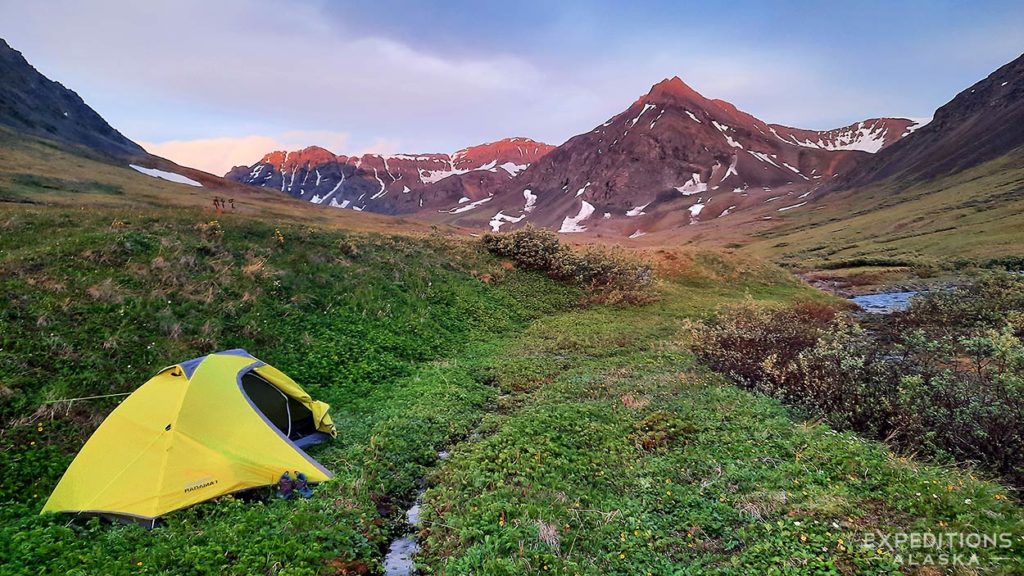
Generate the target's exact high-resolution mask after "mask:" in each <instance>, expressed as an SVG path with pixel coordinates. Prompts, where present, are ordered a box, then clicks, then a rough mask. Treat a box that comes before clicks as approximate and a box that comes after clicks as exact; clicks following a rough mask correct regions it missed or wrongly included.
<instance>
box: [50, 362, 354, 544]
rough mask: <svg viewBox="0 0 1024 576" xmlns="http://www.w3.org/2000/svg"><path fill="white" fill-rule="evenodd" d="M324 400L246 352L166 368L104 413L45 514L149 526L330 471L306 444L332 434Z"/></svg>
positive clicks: (319, 477)
mask: <svg viewBox="0 0 1024 576" xmlns="http://www.w3.org/2000/svg"><path fill="white" fill-rule="evenodd" d="M329 408H330V407H329V406H328V405H327V404H324V403H323V402H318V401H316V400H313V399H312V398H310V396H309V394H307V393H306V392H305V391H304V390H303V389H302V388H301V387H300V386H299V385H298V384H296V383H295V382H294V381H293V380H292V379H291V378H289V377H288V376H286V375H285V374H284V373H283V372H281V371H279V370H277V369H276V368H274V367H273V366H270V365H268V364H264V363H263V362H261V361H259V360H257V359H256V358H254V357H253V356H251V355H250V354H249V353H248V352H246V351H245V350H227V351H224V352H218V353H216V354H210V355H209V356H202V357H200V358H195V359H193V360H188V361H185V362H182V363H180V364H175V365H174V366H168V367H167V368H164V369H163V370H161V371H160V372H159V373H157V375H156V376H154V377H153V378H151V379H150V380H149V381H148V382H146V383H145V384H143V385H142V386H141V387H139V388H138V389H137V390H136V391H135V392H133V393H132V394H131V395H130V396H128V398H126V399H125V400H124V401H123V402H122V403H121V404H120V405H119V406H118V407H117V408H116V409H114V411H113V412H111V413H110V415H109V416H107V418H106V420H104V421H103V423H102V424H101V425H100V427H99V428H98V429H97V430H96V432H95V433H94V434H93V435H92V437H91V438H89V441H88V442H86V443H85V446H83V447H82V450H81V451H80V452H79V453H78V455H77V456H76V457H75V459H74V461H73V462H72V463H71V466H70V467H68V469H67V471H66V472H65V473H64V476H63V477H62V478H61V480H60V483H58V484H57V488H56V489H54V491H53V494H51V495H50V498H49V500H47V502H46V505H45V506H43V510H42V511H43V513H46V512H74V513H85V514H99V515H105V516H115V517H126V518H130V519H135V520H137V521H139V522H140V523H143V524H146V525H149V526H153V525H155V523H156V519H157V518H158V517H160V516H162V515H164V514H167V513H168V512H172V511H174V510H179V509H181V508H186V507H188V506H191V505H193V504H197V503H199V502H203V501H205V500H209V499H211V498H215V497H217V496H221V495H224V494H230V493H232V492H237V491H240V490H245V489H248V488H256V487H260V486H268V485H273V484H275V483H276V482H277V480H278V478H280V476H281V474H282V473H284V472H285V471H289V472H293V473H294V471H298V472H302V473H304V474H305V475H306V477H307V478H308V479H309V481H310V482H322V481H324V480H327V479H329V478H331V476H332V475H331V473H330V472H329V471H328V470H327V469H326V468H324V467H323V466H321V465H320V463H319V462H317V461H316V460H314V459H313V458H311V457H310V456H309V455H308V454H306V453H305V452H304V451H303V447H305V446H307V445H309V444H312V443H314V442H318V441H321V440H325V439H327V438H330V437H333V436H335V435H336V432H335V430H334V424H333V423H332V422H331V418H330V416H328V415H327V410H328V409H329Z"/></svg>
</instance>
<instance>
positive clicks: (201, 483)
mask: <svg viewBox="0 0 1024 576" xmlns="http://www.w3.org/2000/svg"><path fill="white" fill-rule="evenodd" d="M216 483H217V479H216V478H200V479H199V480H195V481H193V482H189V483H188V484H185V493H186V494H187V493H189V492H195V491H196V490H202V489H203V488H208V487H210V486H213V485H214V484H216Z"/></svg>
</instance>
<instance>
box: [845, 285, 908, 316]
mask: <svg viewBox="0 0 1024 576" xmlns="http://www.w3.org/2000/svg"><path fill="white" fill-rule="evenodd" d="M917 294H919V292H917V291H912V290H911V291H904V292H882V293H879V294H863V295H861V296H854V297H853V298H850V301H851V302H853V303H854V304H856V305H857V306H860V307H861V309H862V310H864V311H865V312H867V313H868V314H892V313H893V312H902V311H904V310H906V309H907V308H909V307H910V299H911V298H913V297H914V296H915V295H917Z"/></svg>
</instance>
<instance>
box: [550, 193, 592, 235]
mask: <svg viewBox="0 0 1024 576" xmlns="http://www.w3.org/2000/svg"><path fill="white" fill-rule="evenodd" d="M593 213H594V206H593V205H592V204H591V203H589V202H587V201H586V200H584V201H583V203H582V205H581V206H580V211H579V212H578V213H577V214H576V215H575V216H566V217H565V218H564V219H563V220H562V227H561V228H559V229H558V231H559V232H560V233H562V234H570V233H574V232H586V230H587V229H586V227H584V226H580V222H583V221H584V220H586V219H587V218H590V216H591V215H592V214H593Z"/></svg>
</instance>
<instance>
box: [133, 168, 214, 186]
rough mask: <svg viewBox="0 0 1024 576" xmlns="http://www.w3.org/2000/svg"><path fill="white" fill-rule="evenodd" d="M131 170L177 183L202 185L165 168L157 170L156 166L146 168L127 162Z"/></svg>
mask: <svg viewBox="0 0 1024 576" xmlns="http://www.w3.org/2000/svg"><path fill="white" fill-rule="evenodd" d="M128 166H129V167H131V168H132V169H133V170H136V171H138V172H142V173H143V174H145V175H146V176H152V177H153V178H159V179H161V180H167V181H168V182H175V183H177V184H187V185H189V186H199V187H200V188H202V187H203V185H202V184H200V183H199V182H196V181H195V180H193V179H191V178H188V177H185V176H182V175H181V174H175V173H174V172H167V171H166V170H158V169H156V168H146V167H144V166H136V165H135V164H129V165H128Z"/></svg>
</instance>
